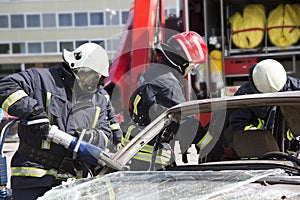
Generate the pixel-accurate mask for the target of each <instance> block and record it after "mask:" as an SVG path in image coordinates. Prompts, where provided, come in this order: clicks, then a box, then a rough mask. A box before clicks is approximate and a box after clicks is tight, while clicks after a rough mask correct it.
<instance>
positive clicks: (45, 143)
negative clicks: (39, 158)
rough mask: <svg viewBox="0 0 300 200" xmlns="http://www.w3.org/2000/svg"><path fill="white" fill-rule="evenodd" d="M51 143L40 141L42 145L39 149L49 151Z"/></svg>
mask: <svg viewBox="0 0 300 200" xmlns="http://www.w3.org/2000/svg"><path fill="white" fill-rule="evenodd" d="M50 144H51V142H49V141H48V140H42V144H41V148H42V149H50V147H51V145H50Z"/></svg>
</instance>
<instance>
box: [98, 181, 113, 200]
mask: <svg viewBox="0 0 300 200" xmlns="http://www.w3.org/2000/svg"><path fill="white" fill-rule="evenodd" d="M101 181H103V182H105V184H106V188H107V192H108V196H109V199H111V200H113V199H116V194H115V192H114V187H113V186H112V184H111V181H110V179H109V178H104V179H102V180H101Z"/></svg>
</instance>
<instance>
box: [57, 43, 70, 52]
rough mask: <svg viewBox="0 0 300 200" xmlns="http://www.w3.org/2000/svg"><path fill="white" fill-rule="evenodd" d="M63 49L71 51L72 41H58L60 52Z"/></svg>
mask: <svg viewBox="0 0 300 200" xmlns="http://www.w3.org/2000/svg"><path fill="white" fill-rule="evenodd" d="M64 49H66V50H68V51H73V50H74V46H73V42H60V43H59V50H60V52H63V50H64Z"/></svg>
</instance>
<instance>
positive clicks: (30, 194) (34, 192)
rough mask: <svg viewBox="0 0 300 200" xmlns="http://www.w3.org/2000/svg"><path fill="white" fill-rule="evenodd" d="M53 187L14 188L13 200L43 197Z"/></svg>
mask: <svg viewBox="0 0 300 200" xmlns="http://www.w3.org/2000/svg"><path fill="white" fill-rule="evenodd" d="M50 189H51V188H46V187H42V188H29V189H13V190H12V198H13V200H19V199H20V200H24V199H26V200H35V199H37V198H38V197H41V196H43V195H44V194H45V192H47V191H48V190H50Z"/></svg>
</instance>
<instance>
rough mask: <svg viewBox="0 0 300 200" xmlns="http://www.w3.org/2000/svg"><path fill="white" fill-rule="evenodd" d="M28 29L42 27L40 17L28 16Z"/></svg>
mask: <svg viewBox="0 0 300 200" xmlns="http://www.w3.org/2000/svg"><path fill="white" fill-rule="evenodd" d="M26 23H27V27H30V28H32V27H41V22H40V15H27V16H26Z"/></svg>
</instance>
